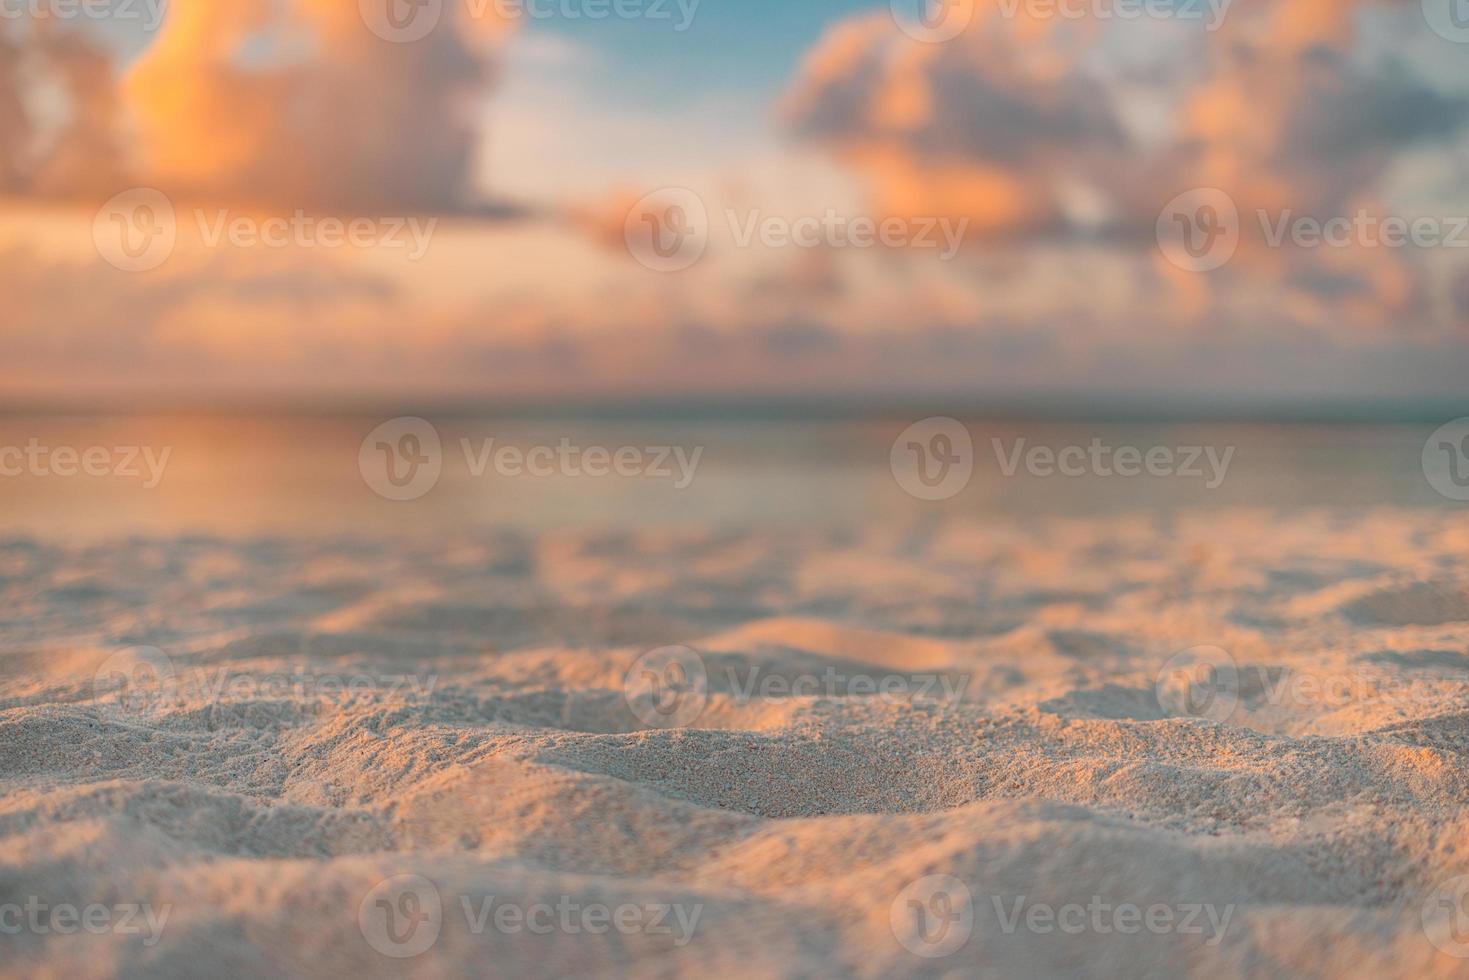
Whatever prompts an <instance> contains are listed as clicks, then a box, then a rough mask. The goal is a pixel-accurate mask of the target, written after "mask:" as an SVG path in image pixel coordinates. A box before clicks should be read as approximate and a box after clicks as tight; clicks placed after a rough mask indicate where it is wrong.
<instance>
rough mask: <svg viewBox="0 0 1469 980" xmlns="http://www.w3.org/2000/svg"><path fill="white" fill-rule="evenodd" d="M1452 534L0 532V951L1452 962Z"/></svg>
mask: <svg viewBox="0 0 1469 980" xmlns="http://www.w3.org/2000/svg"><path fill="white" fill-rule="evenodd" d="M1450 523H1451V520H1450V517H1449V516H1441V517H1440V516H1434V515H1431V514H1420V513H1395V512H1386V511H1384V512H1373V513H1371V514H1367V515H1360V514H1359V515H1354V517H1353V518H1352V519H1351V520H1347V519H1346V518H1344V517H1343V516H1342V515H1332V514H1305V515H1300V516H1299V519H1293V520H1292V521H1291V522H1290V524H1289V525H1288V526H1282V525H1280V524H1278V523H1276V522H1275V521H1273V520H1272V518H1271V517H1270V516H1269V515H1266V514H1261V513H1253V512H1231V513H1224V514H1217V515H1209V517H1207V518H1204V517H1199V518H1197V519H1193V518H1185V517H1178V518H1176V519H1171V520H1169V521H1168V522H1166V525H1165V524H1163V523H1161V522H1160V523H1158V524H1151V523H1149V522H1146V521H1137V520H1126V521H1114V522H1103V521H1097V522H1090V521H1065V522H1054V523H1045V524H1041V525H1038V526H1036V527H1034V528H1030V529H1027V531H1026V532H1025V534H1019V533H1018V532H1017V531H1015V529H1013V528H997V527H984V526H976V525H971V524H966V523H962V522H956V523H949V524H932V523H931V524H925V525H924V526H923V527H922V528H916V529H915V528H898V529H895V528H873V529H869V530H867V531H865V532H855V531H852V532H847V533H844V534H840V535H838V534H835V533H826V532H810V533H809V534H806V535H804V536H802V535H790V536H784V537H781V538H773V537H769V536H762V535H755V534H749V535H742V534H738V533H735V532H726V533H720V534H710V533H704V534H689V535H677V534H668V533H660V534H656V535H652V534H649V535H638V534H622V535H588V536H580V537H579V536H576V535H571V534H564V533H563V534H556V535H550V536H546V537H544V538H541V539H529V538H522V537H520V536H517V535H513V534H498V535H494V536H487V537H485V538H483V539H479V540H473V541H463V540H461V541H456V542H453V543H452V544H448V545H445V546H444V547H442V548H437V549H436V548H435V547H433V546H432V543H431V542H422V541H421V542H416V543H410V544H404V543H396V544H390V543H387V542H370V541H353V542H343V541H326V542H310V541H304V540H302V541H288V542H282V541H274V542H244V543H228V542H223V541H211V540H206V539H187V540H179V541H146V542H139V541H135V542H128V543H122V544H118V545H115V546H110V547H90V548H75V549H71V548H66V547H62V546H51V545H46V546H43V545H39V544H36V543H34V542H12V543H9V544H6V545H4V546H3V547H0V555H3V559H4V567H5V568H6V574H5V577H4V578H3V579H0V597H3V599H4V600H5V608H6V609H7V610H8V612H7V614H6V627H5V629H6V631H7V632H6V634H5V635H6V647H5V649H6V653H5V655H4V656H3V657H0V744H3V745H4V746H5V748H6V751H5V752H4V753H0V787H3V793H0V842H3V847H0V949H3V951H4V954H5V955H4V958H3V960H0V972H3V973H4V974H6V975H13V976H17V977H19V976H61V975H65V976H67V977H68V978H85V977H104V976H117V975H122V976H139V977H142V976H148V977H160V976H161V977H169V976H177V977H193V976H200V975H206V974H207V975H233V974H239V975H243V976H262V977H264V976H280V975H299V976H334V977H335V976H343V975H351V976H359V977H378V976H382V977H389V976H402V975H404V974H405V973H407V974H410V975H413V976H423V977H439V976H443V977H450V976H464V975H504V976H520V975H527V976H594V975H597V976H602V975H617V974H628V975H632V976H673V975H677V974H681V973H691V974H692V973H697V974H709V975H716V976H718V975H751V976H793V975H794V976H835V975H855V976H873V977H877V976H889V975H905V976H906V975H920V976H921V975H935V976H938V975H978V976H1114V975H1118V976H1157V977H1173V976H1179V975H1200V976H1276V975H1302V976H1321V977H1326V976H1333V977H1334V976H1341V975H1357V976H1369V975H1370V976H1383V975H1414V976H1446V977H1447V976H1462V975H1464V971H1465V970H1466V969H1469V843H1466V842H1469V591H1466V590H1465V588H1464V586H1463V584H1462V583H1463V581H1464V579H1463V578H1462V577H1460V576H1462V574H1463V572H1464V571H1465V570H1464V569H1463V568H1462V566H1463V562H1464V558H1465V556H1464V555H1463V554H1461V553H1456V551H1455V548H1456V546H1457V545H1456V542H1458V541H1459V540H1460V538H1459V537H1456V536H1455V535H1454V534H1453V533H1450V530H1451V529H1450V528H1449V527H1448V525H1449V524H1450ZM670 651H672V652H670ZM1461 876H1463V877H1461ZM1456 903H1457V904H1456ZM38 904H44V905H45V906H46V908H47V910H54V909H56V908H58V907H66V906H74V907H75V908H76V909H78V910H86V909H88V908H89V907H90V908H95V909H97V910H98V911H96V912H94V913H91V914H93V915H94V916H95V917H96V918H95V924H97V925H98V928H97V929H96V930H92V931H89V930H88V929H86V928H78V929H68V928H66V926H67V924H68V922H69V921H70V920H69V919H67V918H66V917H65V916H63V917H62V919H61V920H59V921H58V920H55V919H53V918H52V917H51V916H52V911H45V912H37V913H36V914H37V915H39V916H40V918H39V919H38V920H36V921H35V922H32V921H31V920H29V919H26V922H25V925H24V927H23V928H22V929H21V930H20V931H19V932H6V931H5V928H6V926H7V924H8V923H11V922H14V921H19V920H17V919H16V918H15V916H17V915H19V916H22V917H25V916H28V915H30V913H29V912H28V911H27V909H28V908H30V907H34V906H37V905H38ZM8 909H16V910H18V911H17V912H15V913H10V912H8V911H7V910H8ZM128 909H132V911H131V912H129V911H127V910H128ZM1458 915H1462V916H1463V918H1462V919H1459V918H1455V916H1458ZM7 916H9V917H7ZM150 916H151V918H150ZM124 921H125V922H126V924H127V925H128V926H129V927H131V926H136V928H125V927H124ZM37 923H39V925H38V924H37Z"/></svg>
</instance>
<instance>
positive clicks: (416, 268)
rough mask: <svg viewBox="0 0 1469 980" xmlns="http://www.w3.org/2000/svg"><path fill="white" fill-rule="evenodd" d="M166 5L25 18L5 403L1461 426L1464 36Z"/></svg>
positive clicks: (64, 1) (888, 10) (1233, 9)
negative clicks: (1275, 408) (1119, 416)
mask: <svg viewBox="0 0 1469 980" xmlns="http://www.w3.org/2000/svg"><path fill="white" fill-rule="evenodd" d="M152 2H153V0H94V7H93V8H91V9H92V10H93V13H92V14H90V15H88V16H76V15H75V11H76V7H75V5H74V4H75V0H25V5H21V4H19V3H10V4H8V5H5V4H0V39H3V44H0V253H3V254H4V256H5V257H6V258H7V259H8V260H9V261H7V262H5V263H3V264H0V280H3V281H0V289H3V290H4V291H5V294H6V296H7V297H8V299H7V301H6V302H5V303H4V304H3V306H0V336H3V338H4V342H5V347H6V351H7V356H6V357H5V358H3V359H0V389H3V391H4V392H5V393H6V395H5V397H4V398H3V400H4V401H5V402H6V403H9V404H16V405H24V404H28V403H35V404H54V403H58V402H65V403H87V402H91V401H106V402H109V403H115V402H121V403H128V402H137V403H146V402H148V401H149V400H157V399H165V400H175V401H180V402H186V403H191V404H195V403H197V404H208V403H210V402H214V401H222V400H229V401H231V402H233V403H239V402H250V401H260V402H271V403H276V402H284V403H302V402H311V403H313V404H317V403H332V402H342V403H346V402H352V403H365V402H372V401H388V400H391V401H395V402H402V401H423V402H435V401H444V402H449V401H453V402H473V401H485V402H514V401H529V402H536V403H556V402H568V403H596V402H598V401H620V400H664V399H674V400H679V399H683V400H711V399H716V400H746V401H752V402H759V401H761V400H772V399H778V400H784V401H808V400H817V401H820V400H839V401H846V402H858V403H860V402H862V401H863V400H866V399H875V398H880V399H926V400H934V399H949V400H952V401H954V402H955V403H966V404H983V405H987V406H1000V407H1003V406H1004V405H1006V404H1014V405H1022V404H1023V405H1037V404H1045V403H1047V402H1050V403H1054V404H1058V405H1059V404H1068V405H1075V404H1085V405H1094V406H1096V405H1103V406H1104V405H1106V404H1107V403H1114V404H1123V403H1128V402H1132V401H1138V400H1143V401H1153V402H1157V403H1159V404H1166V405H1170V406H1173V407H1174V408H1177V409H1179V410H1182V411H1188V410H1189V409H1190V408H1195V409H1198V410H1200V411H1208V410H1211V409H1213V408H1220V409H1221V410H1229V409H1230V408H1231V407H1247V406H1250V405H1264V404H1268V405H1280V406H1290V405H1299V406H1311V405H1317V406H1320V405H1332V406H1343V405H1346V406H1351V405H1356V406H1372V405H1379V404H1384V405H1385V404H1389V403H1391V404H1397V405H1402V404H1425V405H1435V404H1448V403H1454V402H1456V401H1457V400H1459V399H1461V398H1462V397H1463V394H1464V392H1465V391H1466V390H1469V389H1466V386H1465V385H1464V378H1465V377H1466V375H1469V166H1466V164H1469V58H1466V56H1469V11H1465V10H1463V9H1461V8H1462V5H1463V2H1464V0H1423V2H1422V3H1419V2H1417V0H1414V2H1411V3H1409V2H1406V0H1349V2H1343V0H1332V2H1325V0H1232V2H1231V0H1210V2H1205V0H1188V2H1186V3H1184V2H1182V0H1180V3H1175V2H1174V0H943V2H942V3H939V2H938V0H933V2H934V3H936V4H938V5H937V6H934V7H932V8H930V9H926V10H924V9H919V8H918V7H916V6H915V5H916V4H918V3H920V2H921V0H895V2H894V3H892V4H889V3H871V2H858V0H841V2H838V0H826V2H807V3H777V2H771V0H741V2H738V3H737V2H733V0H702V2H700V3H698V4H697V5H691V4H692V0H684V6H683V7H680V6H679V4H678V2H677V0H666V2H664V0H619V2H622V3H623V4H624V7H623V8H621V9H624V10H626V11H632V12H634V13H640V14H641V15H639V16H630V17H623V18H618V17H609V18H594V17H593V16H592V13H594V12H595V11H597V10H599V9H600V10H605V9H608V8H609V7H610V6H611V2H612V0H536V2H537V3H538V4H539V6H538V7H537V8H535V9H536V10H537V11H538V12H542V13H545V14H546V15H545V16H524V15H517V12H518V11H523V10H525V9H526V8H525V7H523V6H517V4H520V3H521V2H522V0H427V3H428V5H429V8H434V7H435V5H438V7H439V8H440V9H437V13H436V16H434V17H433V19H432V20H431V21H424V20H419V21H413V20H411V18H410V20H409V21H404V20H403V18H402V17H401V16H400V17H399V19H398V20H397V21H391V20H389V19H387V18H386V14H387V13H389V12H390V10H389V7H388V5H389V4H403V3H406V2H407V0H172V2H171V3H170V4H168V6H167V9H166V10H161V9H160V10H158V11H157V13H158V14H160V16H158V17H156V18H155V17H153V16H152V14H153V13H154V10H153V8H151V7H150V6H149V5H150V4H151V3H152ZM526 2H528V0H526ZM599 4H600V5H601V6H600V7H599ZM392 9H393V10H395V11H398V12H399V13H400V14H402V13H404V12H405V11H406V12H407V14H412V15H413V16H415V17H416V16H418V14H417V13H415V11H416V10H417V8H413V7H402V8H401V9H399V8H397V7H394V8H392ZM16 11H19V12H20V13H21V14H22V15H21V16H15V15H14V13H15V12H16ZM68 12H70V13H68ZM919 14H927V15H928V17H927V19H926V20H924V19H920V18H919V16H918V15H919ZM1134 15H1135V16H1134ZM405 16H406V14H405ZM394 23H397V24H403V23H409V25H410V26H409V32H410V33H411V32H412V31H413V30H414V29H415V28H419V27H422V26H423V25H425V24H427V25H428V27H427V28H426V29H425V31H424V33H422V36H418V35H413V36H411V37H410V36H408V34H405V33H403V32H402V31H400V30H398V28H395V27H394V26H393V24H394ZM1461 25H1462V26H1461ZM680 28H684V29H680ZM395 31H397V33H395ZM349 228H350V229H351V233H350V234H349V233H348V229H349Z"/></svg>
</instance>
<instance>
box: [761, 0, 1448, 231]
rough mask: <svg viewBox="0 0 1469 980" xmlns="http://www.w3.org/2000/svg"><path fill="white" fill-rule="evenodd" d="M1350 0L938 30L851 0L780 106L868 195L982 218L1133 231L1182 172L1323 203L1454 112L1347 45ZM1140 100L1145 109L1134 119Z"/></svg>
mask: <svg viewBox="0 0 1469 980" xmlns="http://www.w3.org/2000/svg"><path fill="white" fill-rule="evenodd" d="M1356 6H1357V5H1355V4H1352V3H1340V2H1337V0H1331V2H1323V0H1289V2H1288V0H1258V2H1254V3H1250V4H1246V3H1245V2H1244V0H1240V2H1239V3H1238V4H1237V5H1236V7H1237V9H1236V11H1235V12H1233V13H1232V14H1231V18H1230V19H1229V20H1227V21H1226V22H1225V27H1224V29H1223V30H1221V31H1219V32H1217V33H1209V32H1206V31H1204V30H1203V29H1202V26H1201V25H1196V26H1195V27H1194V28H1193V29H1190V28H1189V27H1188V26H1187V25H1185V24H1182V23H1178V22H1172V23H1164V22H1159V21H1154V22H1152V23H1147V22H1138V21H1126V22H1109V23H1102V22H1100V21H1096V20H1089V21H1080V22H1078V21H1071V20H1066V19H1063V18H1060V17H1051V18H1048V19H1041V20H1037V19H1034V18H1026V17H1025V16H1015V17H1006V16H1003V14H1002V11H1003V9H1004V8H1003V6H1002V5H1001V3H1000V0H989V2H984V0H980V2H979V4H978V10H977V14H976V17H975V20H974V21H973V23H972V24H971V25H970V27H969V28H968V29H967V30H966V31H965V32H964V33H963V34H961V35H960V36H959V37H957V38H955V39H954V40H952V41H949V42H947V43H944V44H926V43H922V42H918V41H915V40H912V39H910V38H908V37H907V36H905V35H904V34H903V33H902V32H901V31H900V30H899V29H898V27H897V26H896V24H895V23H894V22H893V21H892V20H891V18H888V17H886V16H884V15H868V16H863V17H859V18H856V19H853V20H850V21H847V22H844V23H842V24H839V25H837V26H836V27H834V28H832V29H831V30H830V31H829V32H828V34H827V35H826V36H825V37H824V38H823V39H822V40H821V41H820V42H819V43H818V45H817V46H816V48H815V49H814V50H813V51H812V52H811V53H810V54H809V55H808V57H807V58H806V61H805V64H804V66H803V68H802V71H801V73H800V75H799V77H798V79H797V81H796V82H795V84H794V85H793V87H792V89H791V91H790V92H789V93H788V96H787V98H786V101H785V105H784V113H785V116H786V118H787V120H788V121H789V123H790V124H791V126H792V128H793V130H794V131H795V132H796V133H797V134H799V135H800V136H802V137H804V138H806V139H808V140H811V141H814V142H816V143H818V144H820V145H823V146H825V147H827V148H828V149H829V150H830V151H831V152H832V153H833V154H835V155H837V156H838V157H839V158H841V159H843V160H845V161H847V162H848V163H850V164H851V165H852V166H854V167H855V168H857V169H858V170H860V171H861V172H862V173H864V174H865V175H866V176H867V177H868V178H869V180H870V181H871V184H872V186H873V190H874V193H875V195H876V201H877V206H878V207H879V208H880V209H882V210H884V211H888V212H892V213H897V214H908V215H913V214H951V215H964V216H968V217H970V218H971V220H972V222H973V227H974V228H975V229H977V231H978V232H979V233H980V234H981V235H985V236H989V237H1016V236H1033V235H1036V234H1041V233H1051V234H1054V233H1058V232H1064V231H1067V230H1070V231H1073V232H1075V231H1091V230H1094V229H1095V227H1096V226H1098V225H1100V226H1104V227H1105V228H1107V229H1109V230H1110V231H1111V232H1112V233H1114V234H1116V235H1122V236H1125V235H1143V234H1146V233H1149V231H1150V229H1151V226H1152V223H1153V221H1154V220H1155V219H1156V217H1157V214H1158V212H1159V209H1160V207H1161V206H1162V205H1163V204H1164V203H1165V202H1166V201H1167V200H1169V198H1171V197H1172V196H1173V195H1175V194H1177V193H1178V192H1180V191H1182V190H1185V189H1188V188H1192V187H1197V186H1214V187H1220V188H1223V189H1225V190H1226V191H1228V192H1229V193H1230V194H1231V195H1233V196H1234V197H1235V198H1236V200H1237V201H1238V202H1239V203H1240V205H1241V206H1242V207H1246V208H1253V207H1267V208H1282V207H1294V208H1295V209H1296V210H1297V211H1299V212H1307V213H1325V214H1335V213H1340V211H1339V209H1341V208H1344V207H1346V206H1348V205H1349V204H1351V203H1353V202H1355V201H1357V200H1359V199H1362V198H1365V197H1367V196H1369V195H1371V193H1372V192H1373V191H1374V189H1375V184H1376V182H1377V181H1379V180H1380V179H1381V178H1382V176H1383V174H1384V172H1385V170H1386V168H1387V166H1388V165H1389V163H1390V162H1391V161H1392V159H1393V158H1394V157H1395V155H1397V154H1398V153H1400V152H1402V151H1403V150H1404V149H1405V148H1407V147H1409V146H1411V145H1413V144H1416V143H1419V142H1422V141H1425V140H1433V139H1435V138H1441V137H1446V136H1449V135H1451V134H1453V133H1455V132H1458V131H1460V130H1461V129H1462V127H1463V125H1464V123H1465V120H1466V118H1469V111H1466V110H1469V104H1466V102H1465V101H1464V100H1463V99H1459V98H1454V97H1450V96H1447V95H1444V94H1441V93H1439V92H1437V91H1436V90H1435V89H1434V88H1433V87H1432V86H1430V85H1429V84H1427V83H1426V82H1425V81H1424V80H1423V79H1421V78H1417V77H1415V76H1414V75H1413V74H1412V73H1411V72H1410V71H1409V70H1408V68H1406V67H1405V66H1404V65H1403V64H1401V63H1400V62H1397V61H1393V60H1390V59H1378V60H1375V61H1372V60H1368V59H1366V58H1365V57H1362V56H1359V54H1358V53H1357V52H1356V51H1355V50H1354V47H1353V38H1354V35H1353V29H1354V28H1353V24H1354V21H1353V11H1354V9H1355V8H1356ZM1415 7H1416V5H1415ZM1018 9H1019V10H1020V11H1021V12H1022V14H1023V12H1024V10H1025V5H1023V4H1022V5H1021V6H1020V7H1019V8H1018ZM1403 16H1404V17H1407V16H1409V15H1408V14H1406V13H1404V14H1403ZM1139 37H1145V38H1148V40H1149V44H1148V45H1147V46H1146V50H1147V51H1148V55H1147V56H1144V57H1142V58H1141V60H1140V59H1139V55H1138V53H1137V51H1138V49H1139V45H1138V44H1137V43H1136V41H1137V38H1139ZM1149 58H1151V61H1150V60H1149ZM1149 87H1151V88H1152V89H1153V91H1152V92H1151V93H1149V92H1147V91H1145V89H1147V88H1149ZM1140 106H1152V107H1156V111H1155V113H1154V114H1155V115H1157V116H1160V117H1161V122H1159V121H1158V120H1156V119H1155V120H1152V122H1151V125H1150V126H1147V127H1144V126H1142V125H1140V124H1139V123H1138V120H1137V119H1136V118H1135V117H1137V116H1139V115H1140V114H1141V113H1140V111H1139V107H1140ZM1145 128H1146V129H1150V130H1151V132H1146V133H1145V132H1144V129H1145Z"/></svg>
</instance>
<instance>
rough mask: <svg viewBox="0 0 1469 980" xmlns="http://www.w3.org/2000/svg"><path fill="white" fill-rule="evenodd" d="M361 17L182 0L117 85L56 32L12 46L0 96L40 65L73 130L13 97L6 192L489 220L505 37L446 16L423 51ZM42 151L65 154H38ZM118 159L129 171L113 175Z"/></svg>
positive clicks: (1, 71) (344, 5)
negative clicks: (137, 190)
mask: <svg viewBox="0 0 1469 980" xmlns="http://www.w3.org/2000/svg"><path fill="white" fill-rule="evenodd" d="M358 8H359V4H358V3H356V2H346V0H288V2H279V3H278V2H275V0H172V2H171V3H170V5H169V9H168V16H167V18H166V20H165V21H164V23H163V26H162V28H161V30H160V31H159V32H158V34H157V36H156V37H155V38H154V40H153V42H152V44H151V45H150V46H149V47H148V48H147V49H146V51H144V52H143V54H142V55H141V56H140V57H139V58H138V60H137V61H135V62H134V63H133V64H132V65H131V66H129V67H128V68H127V70H126V71H125V72H124V73H123V74H122V76H121V77H120V78H114V74H113V73H114V71H115V69H114V66H113V64H112V59H111V57H110V55H109V53H108V52H106V51H105V50H104V49H102V48H100V47H98V46H97V45H96V44H94V43H93V42H92V41H90V40H88V39H85V38H84V36H83V35H81V34H79V33H71V34H61V33H59V32H58V31H57V30H53V29H49V28H48V25H47V24H46V23H44V22H42V23H40V26H38V27H36V29H34V30H32V31H30V32H29V33H27V34H23V35H19V37H18V39H15V40H13V41H12V42H11V44H10V45H9V46H7V47H0V80H6V79H8V78H15V77H16V76H17V66H18V65H19V64H21V63H22V62H27V63H28V64H29V66H30V69H31V70H30V71H29V73H28V75H29V77H30V79H31V86H32V88H38V89H43V90H44V89H51V90H56V89H59V90H61V92H62V93H63V94H64V102H65V105H66V109H65V112H64V113H63V116H64V117H65V121H64V122H59V123H58V122H56V121H55V120H54V119H50V120H47V119H40V118H38V114H37V113H36V112H35V111H34V110H28V109H27V107H26V103H25V100H24V99H22V98H20V97H18V96H17V95H15V94H13V93H15V92H17V91H19V87H12V86H11V85H5V86H4V89H3V90H4V93H5V94H0V139H3V140H4V142H5V143H6V145H8V146H11V147H14V148H16V149H13V150H12V151H11V153H10V154H9V155H8V156H7V155H5V154H3V153H0V180H3V181H5V184H6V186H7V187H9V189H10V190H12V191H13V192H14V191H21V192H25V193H29V194H33V195H35V196H40V197H63V196H71V197H87V198H89V199H90V198H95V197H96V196H97V195H98V194H99V193H101V192H102V191H103V190H107V191H109V193H116V192H117V191H118V190H121V189H123V188H125V187H127V186H134V185H146V186H153V187H157V188H159V189H161V190H163V191H165V192H166V193H168V194H170V195H171V196H175V197H184V198H189V199H208V200H212V201H226V202H230V203H238V204H240V205H244V206H259V207H262V208H267V209H280V210H289V209H295V208H302V209H307V210H334V211H337V212H347V213H374V212H375V213H391V212H409V213H416V212H424V211H433V212H465V211H473V210H475V209H476V208H479V207H481V206H482V201H481V199H480V198H481V193H480V191H479V189H478V188H477V187H476V186H475V183H474V177H475V172H474V166H473V164H474V154H475V150H476V147H477V146H478V144H479V142H480V139H481V134H480V132H479V120H478V118H477V111H476V110H477V104H478V102H479V100H480V99H481V97H482V96H483V94H484V93H485V91H486V90H487V88H488V87H489V85H490V83H491V82H492V80H493V73H494V62H495V52H496V50H497V43H498V39H499V38H500V37H501V36H502V34H503V33H504V31H505V30H506V29H507V28H506V27H505V26H504V25H503V24H501V23H500V22H499V21H497V20H495V19H494V18H493V17H488V16H486V17H484V18H482V19H480V20H476V21H471V20H468V19H467V18H464V17H456V16H454V15H452V14H449V13H446V15H445V16H444V17H443V19H442V20H441V21H440V22H439V23H438V24H437V26H436V27H435V28H434V29H433V31H432V32H430V33H429V34H428V36H426V37H424V38H422V39H421V40H417V41H413V42H411V43H392V42H390V41H387V40H384V39H383V38H381V37H379V36H377V35H376V34H374V33H373V32H372V30H370V29H369V27H368V25H367V23H366V22H365V21H364V19H363V16H362V14H361V12H360V11H359V9H358ZM452 9H453V8H452V7H448V8H446V10H452ZM486 9H487V10H490V11H492V10H494V9H495V8H494V5H487V7H486ZM43 28H48V29H43ZM53 115H54V114H53ZM43 130H46V131H48V132H47V134H46V139H44V140H43V139H42V135H43V134H42V131H43ZM121 134H127V138H126V139H125V140H124V139H121V138H120V137H121ZM38 142H47V143H50V144H51V145H50V147H49V148H48V149H47V150H46V152H44V153H36V152H34V149H33V148H34V147H35V145H36V144H37V143H38ZM21 148H31V149H21ZM116 160H122V161H124V164H123V165H122V166H121V167H119V168H118V170H119V171H120V172H113V173H109V172H108V171H107V170H106V169H105V167H103V166H101V165H103V164H105V163H106V162H107V161H116Z"/></svg>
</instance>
